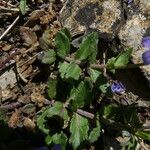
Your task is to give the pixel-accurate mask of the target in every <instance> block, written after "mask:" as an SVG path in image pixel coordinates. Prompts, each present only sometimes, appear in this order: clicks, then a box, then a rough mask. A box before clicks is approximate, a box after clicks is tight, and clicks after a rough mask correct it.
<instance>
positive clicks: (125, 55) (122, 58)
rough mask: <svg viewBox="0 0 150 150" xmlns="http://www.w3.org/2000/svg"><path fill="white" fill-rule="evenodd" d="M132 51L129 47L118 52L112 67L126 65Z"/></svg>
mask: <svg viewBox="0 0 150 150" xmlns="http://www.w3.org/2000/svg"><path fill="white" fill-rule="evenodd" d="M132 51H133V49H132V48H130V49H127V50H126V51H124V52H122V53H121V54H119V55H118V56H117V58H116V60H115V63H114V67H115V68H119V67H122V66H125V65H127V64H128V63H129V61H130V58H131V54H132Z"/></svg>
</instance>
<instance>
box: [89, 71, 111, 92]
mask: <svg viewBox="0 0 150 150" xmlns="http://www.w3.org/2000/svg"><path fill="white" fill-rule="evenodd" d="M89 74H90V78H91V80H92V81H93V83H95V85H96V86H97V87H98V89H100V91H101V92H102V93H106V92H107V89H108V87H110V84H109V83H108V80H107V78H106V77H105V76H104V75H103V74H102V72H101V71H99V70H96V69H91V68H90V69H89Z"/></svg>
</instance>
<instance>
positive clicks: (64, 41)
mask: <svg viewBox="0 0 150 150" xmlns="http://www.w3.org/2000/svg"><path fill="white" fill-rule="evenodd" d="M55 44H56V47H57V55H58V56H59V57H61V58H65V57H66V56H67V55H68V54H69V53H70V39H69V38H68V35H66V34H65V32H64V31H59V32H58V33H57V34H56V37H55Z"/></svg>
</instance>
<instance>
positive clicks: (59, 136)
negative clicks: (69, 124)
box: [45, 132, 68, 150]
mask: <svg viewBox="0 0 150 150" xmlns="http://www.w3.org/2000/svg"><path fill="white" fill-rule="evenodd" d="M67 141H68V138H67V136H66V134H64V133H63V132H61V133H56V134H54V135H52V136H50V135H48V136H47V137H46V139H45V142H46V144H47V145H50V144H52V143H54V144H55V145H59V146H58V147H59V149H60V150H66V145H67Z"/></svg>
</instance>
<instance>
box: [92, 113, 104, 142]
mask: <svg viewBox="0 0 150 150" xmlns="http://www.w3.org/2000/svg"><path fill="white" fill-rule="evenodd" d="M100 132H101V125H100V121H99V116H98V115H97V120H96V127H95V128H94V129H93V130H92V131H91V132H90V135H89V142H90V143H94V142H95V141H97V140H98V138H99V136H100Z"/></svg>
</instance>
